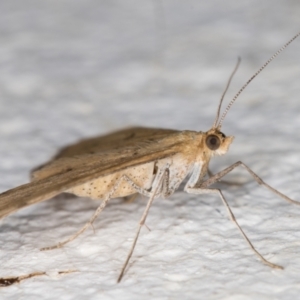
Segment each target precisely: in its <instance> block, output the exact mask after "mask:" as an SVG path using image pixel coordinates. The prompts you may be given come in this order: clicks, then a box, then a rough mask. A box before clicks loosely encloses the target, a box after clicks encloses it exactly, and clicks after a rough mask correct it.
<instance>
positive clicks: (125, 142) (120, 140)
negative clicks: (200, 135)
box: [31, 127, 179, 180]
mask: <svg viewBox="0 0 300 300" xmlns="http://www.w3.org/2000/svg"><path fill="white" fill-rule="evenodd" d="M178 132H179V131H177V130H172V129H159V128H146V127H131V128H128V129H124V130H119V131H116V132H113V133H110V134H107V135H104V136H100V137H94V138H89V139H84V140H81V141H79V142H77V143H75V144H73V145H70V146H67V147H65V148H63V149H62V150H60V151H59V152H58V153H57V154H56V155H55V156H54V158H53V159H52V160H50V161H49V162H47V163H45V164H43V165H41V166H39V167H37V168H35V169H34V170H32V172H31V179H32V180H36V179H41V178H45V177H48V176H51V175H53V174H55V173H59V172H61V171H66V168H65V166H60V162H61V161H57V160H59V159H61V158H66V157H70V158H71V157H77V156H81V157H82V155H90V154H99V153H104V152H107V153H109V152H111V151H117V150H118V149H124V148H129V147H134V146H136V145H137V144H141V143H147V142H151V141H156V140H160V139H162V138H165V137H166V136H168V135H170V134H173V133H178ZM76 160H77V159H74V162H75V161H76ZM79 160H80V159H78V161H79Z"/></svg>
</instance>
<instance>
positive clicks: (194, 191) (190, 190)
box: [185, 187, 283, 269]
mask: <svg viewBox="0 0 300 300" xmlns="http://www.w3.org/2000/svg"><path fill="white" fill-rule="evenodd" d="M185 190H186V192H188V193H190V194H217V195H219V196H220V198H221V199H222V201H223V204H224V205H225V207H226V209H227V212H228V214H229V217H230V219H231V220H232V221H233V222H234V223H235V225H236V226H237V228H238V229H239V231H240V233H241V234H242V236H243V238H244V239H245V240H246V242H247V243H248V245H249V246H250V248H251V249H252V250H253V251H254V253H255V254H256V255H257V256H258V257H259V258H260V259H261V261H262V262H263V263H264V264H266V265H268V266H269V267H272V268H275V269H283V267H282V266H279V265H276V264H273V263H271V262H270V261H268V260H266V259H265V258H264V257H263V256H262V255H261V254H260V253H259V252H258V251H257V250H256V249H255V247H254V246H253V245H252V243H251V241H250V240H249V238H248V237H247V235H246V234H245V232H244V231H243V229H242V228H241V226H240V225H239V224H238V222H237V221H236V218H235V216H234V214H233V212H232V210H231V209H230V206H229V204H228V202H227V201H226V199H225V197H224V195H223V194H222V192H221V190H219V189H206V188H189V187H187V188H185Z"/></svg>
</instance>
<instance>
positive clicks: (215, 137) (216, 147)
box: [204, 128, 234, 156]
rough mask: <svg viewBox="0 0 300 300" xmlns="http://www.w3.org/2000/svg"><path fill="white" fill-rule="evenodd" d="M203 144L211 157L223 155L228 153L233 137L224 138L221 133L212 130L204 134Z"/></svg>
mask: <svg viewBox="0 0 300 300" xmlns="http://www.w3.org/2000/svg"><path fill="white" fill-rule="evenodd" d="M204 138H205V140H204V144H205V147H206V148H207V150H208V151H209V152H210V154H211V156H214V155H223V154H225V153H226V152H227V151H228V148H229V145H230V144H231V143H232V141H233V138H234V137H233V136H226V135H225V134H224V133H223V132H221V131H219V130H217V129H215V128H213V129H211V130H209V131H207V132H206V133H205V136H204Z"/></svg>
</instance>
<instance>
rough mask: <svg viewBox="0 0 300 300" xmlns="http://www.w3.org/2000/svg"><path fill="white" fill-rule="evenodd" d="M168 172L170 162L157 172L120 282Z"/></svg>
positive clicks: (120, 276)
mask: <svg viewBox="0 0 300 300" xmlns="http://www.w3.org/2000/svg"><path fill="white" fill-rule="evenodd" d="M168 174H169V164H167V165H166V167H165V168H163V169H161V171H160V172H159V173H158V174H157V178H156V179H157V180H155V186H153V191H152V190H151V195H150V197H149V200H148V202H147V206H146V208H145V210H144V212H143V215H142V217H141V219H140V222H139V226H138V229H137V232H136V234H135V237H134V240H133V243H132V246H131V248H130V251H129V253H128V255H127V258H126V261H125V263H124V265H123V268H122V270H121V273H120V275H119V277H118V282H120V281H121V280H122V277H123V275H124V272H125V270H126V267H127V265H128V263H129V260H130V258H131V256H132V254H133V251H134V248H135V245H136V243H137V240H138V237H139V234H140V231H141V229H142V227H143V225H145V222H146V218H147V216H148V212H149V210H150V207H151V205H152V203H153V200H154V198H155V196H157V195H158V194H159V190H160V188H161V187H163V186H164V181H166V180H168V178H167V177H168Z"/></svg>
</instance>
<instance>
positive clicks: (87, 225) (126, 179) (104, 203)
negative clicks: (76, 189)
mask: <svg viewBox="0 0 300 300" xmlns="http://www.w3.org/2000/svg"><path fill="white" fill-rule="evenodd" d="M122 181H126V182H127V183H129V184H130V185H131V186H132V187H133V188H134V189H135V190H136V191H137V193H140V194H142V195H145V196H148V197H149V196H151V195H152V193H150V192H148V191H146V190H145V189H143V188H141V187H140V186H138V185H136V184H135V183H134V182H133V181H132V180H131V179H130V178H129V177H128V176H127V175H122V176H121V177H120V178H119V179H118V180H117V182H116V183H115V185H114V186H113V187H112V189H111V190H110V192H109V193H108V194H107V196H106V198H105V199H104V200H103V201H102V202H101V204H100V205H99V207H98V208H97V209H96V211H95V212H94V214H93V216H92V217H91V218H90V220H89V221H88V222H87V223H86V224H85V225H84V226H83V227H82V228H81V229H80V230H78V231H77V232H76V233H75V234H73V235H72V236H70V237H69V238H68V239H66V240H64V241H62V242H60V243H58V244H57V245H54V246H50V247H44V248H41V249H40V250H41V251H44V250H52V249H57V248H60V247H62V246H63V245H65V244H67V243H69V242H71V241H73V240H75V239H76V238H77V237H78V236H79V235H80V234H81V233H83V232H84V231H85V230H86V229H87V228H88V227H89V226H91V225H92V224H93V222H94V221H95V219H96V218H97V217H98V215H99V214H100V213H101V212H102V211H103V209H104V208H105V206H106V204H107V203H108V201H109V200H110V199H111V198H112V197H113V195H114V193H115V192H116V190H117V189H118V188H119V186H120V184H121V182H122Z"/></svg>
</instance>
